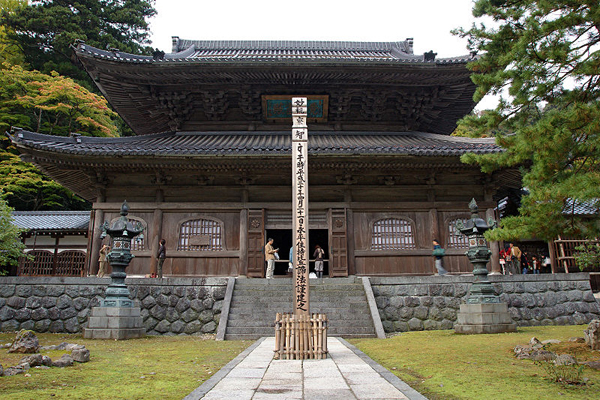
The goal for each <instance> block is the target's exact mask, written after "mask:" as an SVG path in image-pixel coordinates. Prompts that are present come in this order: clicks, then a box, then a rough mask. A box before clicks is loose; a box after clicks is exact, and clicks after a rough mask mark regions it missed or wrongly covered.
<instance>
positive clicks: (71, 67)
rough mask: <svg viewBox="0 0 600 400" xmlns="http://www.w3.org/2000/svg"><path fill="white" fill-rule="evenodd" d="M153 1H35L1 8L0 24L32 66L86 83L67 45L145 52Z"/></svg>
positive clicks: (85, 75)
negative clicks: (82, 43) (77, 43)
mask: <svg viewBox="0 0 600 400" xmlns="http://www.w3.org/2000/svg"><path fill="white" fill-rule="evenodd" d="M153 4H154V0H128V1H113V0H78V1H73V0H39V1H35V2H33V3H32V4H31V5H30V6H28V7H22V8H18V9H16V10H15V11H14V12H12V13H10V12H7V11H5V10H3V12H2V14H1V15H0V25H3V26H5V27H6V28H7V29H8V30H9V36H10V37H11V38H12V39H13V40H14V41H15V42H17V43H18V44H19V46H20V47H21V49H22V50H23V53H24V55H25V61H26V63H27V64H29V65H31V67H32V68H34V69H36V70H39V71H42V72H44V73H47V74H49V73H50V72H51V71H58V72H59V73H60V74H61V75H65V76H69V77H72V78H75V79H78V80H81V81H86V82H88V84H89V87H88V88H91V87H93V86H94V85H93V83H92V81H91V79H90V78H89V77H88V76H87V74H86V73H85V71H83V70H82V69H80V68H78V67H77V66H76V65H75V64H74V63H72V49H71V47H70V46H71V45H72V44H73V43H74V42H75V40H77V39H81V40H84V41H85V42H86V43H88V44H89V45H92V46H95V47H98V48H102V49H104V48H118V49H120V50H121V51H125V52H129V53H134V54H142V53H146V54H149V52H150V51H151V48H150V47H148V44H149V43H150V41H149V39H148V36H149V25H148V22H147V21H146V19H147V18H149V17H152V16H153V15H155V14H156V10H155V9H154V8H153Z"/></svg>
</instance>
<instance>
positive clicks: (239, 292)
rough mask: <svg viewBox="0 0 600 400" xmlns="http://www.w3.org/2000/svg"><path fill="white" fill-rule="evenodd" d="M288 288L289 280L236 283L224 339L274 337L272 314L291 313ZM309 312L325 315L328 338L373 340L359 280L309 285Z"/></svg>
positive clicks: (290, 294)
mask: <svg viewBox="0 0 600 400" xmlns="http://www.w3.org/2000/svg"><path fill="white" fill-rule="evenodd" d="M292 285H293V282H292V280H291V279H289V278H286V279H272V280H266V279H238V280H236V284H235V288H234V291H233V297H232V301H231V305H230V309H229V319H228V322H227V329H226V332H225V338H226V339H257V338H259V337H262V336H274V329H275V328H274V325H275V316H276V314H277V313H283V312H288V313H289V312H292V307H293V304H292V303H293V295H294V293H293V286H292ZM310 308H311V311H312V312H314V313H325V314H327V317H328V319H329V324H328V329H329V332H330V333H331V335H335V336H343V337H376V335H375V328H374V327H373V321H372V319H371V313H370V309H369V307H368V304H367V298H366V295H365V292H364V288H363V285H362V280H360V279H356V278H342V279H324V280H322V281H321V280H319V281H318V282H314V283H313V282H312V281H311V286H310Z"/></svg>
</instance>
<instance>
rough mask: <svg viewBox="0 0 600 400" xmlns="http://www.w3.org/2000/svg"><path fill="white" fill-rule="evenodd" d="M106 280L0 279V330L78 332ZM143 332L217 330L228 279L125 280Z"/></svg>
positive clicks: (96, 303)
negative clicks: (136, 302) (137, 303)
mask: <svg viewBox="0 0 600 400" xmlns="http://www.w3.org/2000/svg"><path fill="white" fill-rule="evenodd" d="M109 283H110V280H109V279H104V278H56V277H52V278H37V277H0V331H5V332H6V331H16V330H19V329H33V330H34V331H36V332H68V333H76V332H81V328H82V327H85V326H86V324H87V320H88V316H89V314H90V309H91V308H92V307H94V306H98V305H99V304H100V301H101V300H102V299H103V298H104V292H105V291H106V288H107V286H108V284H109ZM126 283H127V286H128V287H129V291H130V292H131V295H130V298H132V299H135V300H137V301H138V302H139V305H140V308H141V314H142V317H143V319H144V326H145V328H146V333H147V334H149V335H178V334H184V335H185V334H188V335H193V334H202V333H216V331H217V325H218V323H219V318H220V316H221V308H222V305H223V299H224V297H225V292H226V289H227V278H164V279H162V280H159V279H139V278H133V279H127V280H126Z"/></svg>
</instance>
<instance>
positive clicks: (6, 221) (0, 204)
mask: <svg viewBox="0 0 600 400" xmlns="http://www.w3.org/2000/svg"><path fill="white" fill-rule="evenodd" d="M12 211H13V210H12V209H11V208H10V207H9V206H8V205H7V204H6V201H4V200H3V199H1V198H0V267H6V266H9V265H16V264H17V263H18V261H19V257H20V256H22V255H23V249H25V245H24V244H23V243H22V242H21V239H20V234H21V231H22V230H21V229H19V228H18V227H17V226H16V225H13V223H12V215H11V212H12ZM0 275H2V274H0Z"/></svg>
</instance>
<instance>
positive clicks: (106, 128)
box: [0, 65, 117, 136]
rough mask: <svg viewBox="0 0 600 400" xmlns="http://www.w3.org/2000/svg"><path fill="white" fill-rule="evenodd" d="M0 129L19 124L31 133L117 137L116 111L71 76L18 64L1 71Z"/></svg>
mask: <svg viewBox="0 0 600 400" xmlns="http://www.w3.org/2000/svg"><path fill="white" fill-rule="evenodd" d="M0 87H1V88H2V91H1V92H0V129H1V130H7V129H8V128H9V127H10V126H19V127H21V128H26V129H29V130H32V131H34V132H40V133H47V134H58V135H62V136H65V135H68V134H69V133H71V132H78V133H82V134H87V135H90V136H117V126H116V124H115V122H114V120H113V119H114V118H115V117H116V113H115V112H114V111H112V110H111V109H110V108H108V103H107V101H106V100H105V99H104V98H103V97H100V96H98V95H95V94H94V93H91V92H90V91H88V90H86V89H85V88H83V87H82V86H80V85H78V84H76V83H75V82H74V81H73V80H72V79H69V78H65V77H62V76H59V75H58V74H57V73H56V72H53V73H52V74H51V75H46V74H42V73H40V72H38V71H26V70H25V69H23V68H22V67H21V66H18V65H17V66H12V67H8V68H6V69H1V70H0Z"/></svg>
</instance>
